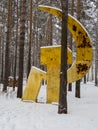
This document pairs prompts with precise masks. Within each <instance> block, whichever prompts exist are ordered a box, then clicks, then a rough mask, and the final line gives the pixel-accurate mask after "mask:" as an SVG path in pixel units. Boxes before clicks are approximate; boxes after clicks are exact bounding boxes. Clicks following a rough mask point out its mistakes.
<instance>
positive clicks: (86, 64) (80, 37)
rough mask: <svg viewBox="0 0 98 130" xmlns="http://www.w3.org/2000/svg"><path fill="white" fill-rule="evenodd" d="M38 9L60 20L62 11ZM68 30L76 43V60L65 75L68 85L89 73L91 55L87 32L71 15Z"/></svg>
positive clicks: (50, 8)
mask: <svg viewBox="0 0 98 130" xmlns="http://www.w3.org/2000/svg"><path fill="white" fill-rule="evenodd" d="M38 8H39V9H40V10H42V11H45V12H48V13H51V14H53V15H55V16H57V17H58V18H59V19H62V11H61V10H60V9H58V8H54V7H51V6H43V5H40V6H39V7H38ZM68 28H69V30H70V32H71V33H72V35H73V37H74V40H75V43H76V59H75V61H74V62H73V64H72V66H71V67H70V68H69V69H68V74H67V75H68V78H67V79H68V83H72V82H74V81H76V80H79V79H81V78H82V77H84V75H86V73H87V72H88V71H89V69H90V66H91V63H92V57H93V56H92V55H93V54H92V45H91V40H90V37H89V35H88V33H87V31H86V30H85V28H84V27H83V26H82V25H81V23H80V22H79V21H77V20H76V19H75V18H74V17H72V16H71V15H68Z"/></svg>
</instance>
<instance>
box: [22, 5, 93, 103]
mask: <svg viewBox="0 0 98 130" xmlns="http://www.w3.org/2000/svg"><path fill="white" fill-rule="evenodd" d="M39 9H40V10H43V11H46V12H49V13H51V14H54V15H56V16H57V17H58V18H59V19H62V11H61V10H60V9H57V8H53V7H50V6H39ZM68 28H69V30H70V31H71V33H72V35H73V37H74V40H75V42H76V59H75V61H74V62H73V64H72V66H71V67H70V68H69V69H68V71H67V75H68V76H67V79H68V83H71V82H74V81H76V80H79V79H81V78H82V77H83V76H84V75H86V73H87V72H88V71H89V69H90V66H91V63H92V45H91V40H90V37H89V35H88V33H87V32H86V30H85V28H84V27H83V26H82V25H81V24H80V23H79V22H78V21H77V20H76V19H75V18H74V17H72V16H71V15H68ZM40 60H41V64H43V65H46V66H47V72H44V71H42V70H39V69H37V68H35V67H32V69H31V72H30V74H29V78H28V82H27V86H26V89H25V91H24V95H23V100H33V101H36V100H37V96H38V93H39V90H40V87H41V81H42V79H45V80H47V102H48V103H51V102H58V98H59V84H60V65H61V47H60V46H50V47H49V46H48V47H42V48H41V59H40ZM67 63H68V64H71V63H72V53H71V51H70V50H69V49H68V61H67Z"/></svg>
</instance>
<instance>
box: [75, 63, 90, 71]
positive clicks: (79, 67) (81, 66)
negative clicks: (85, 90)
mask: <svg viewBox="0 0 98 130" xmlns="http://www.w3.org/2000/svg"><path fill="white" fill-rule="evenodd" d="M76 67H77V73H78V74H79V73H81V72H85V71H87V70H88V69H89V67H88V66H87V64H81V63H79V64H77V65H76Z"/></svg>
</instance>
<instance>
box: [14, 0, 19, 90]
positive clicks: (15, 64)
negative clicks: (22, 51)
mask: <svg viewBox="0 0 98 130" xmlns="http://www.w3.org/2000/svg"><path fill="white" fill-rule="evenodd" d="M16 10H17V11H16V12H17V23H16V40H15V41H16V44H15V63H14V84H13V90H15V85H16V67H17V47H18V16H19V15H18V0H17V7H16Z"/></svg>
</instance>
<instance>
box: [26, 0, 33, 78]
mask: <svg viewBox="0 0 98 130" xmlns="http://www.w3.org/2000/svg"><path fill="white" fill-rule="evenodd" d="M31 43H32V0H30V34H29V54H28V67H27V76H28V75H29V72H30V69H31Z"/></svg>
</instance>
